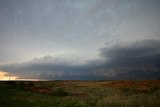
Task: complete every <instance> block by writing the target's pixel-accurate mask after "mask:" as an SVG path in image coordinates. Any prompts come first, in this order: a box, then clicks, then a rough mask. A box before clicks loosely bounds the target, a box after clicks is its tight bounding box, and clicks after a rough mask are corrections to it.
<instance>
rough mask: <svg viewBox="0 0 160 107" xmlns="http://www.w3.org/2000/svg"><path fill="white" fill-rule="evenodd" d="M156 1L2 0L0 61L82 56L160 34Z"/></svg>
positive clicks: (0, 12) (152, 37) (0, 13)
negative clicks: (114, 45)
mask: <svg viewBox="0 0 160 107" xmlns="http://www.w3.org/2000/svg"><path fill="white" fill-rule="evenodd" d="M159 5H160V1H159V0H45V1H44V0H0V53H1V55H0V65H3V64H9V63H13V62H25V61H26V60H31V59H32V58H34V57H42V56H45V55H51V56H52V55H55V54H59V53H64V54H76V55H78V56H79V57H80V59H84V60H86V56H90V57H91V58H94V57H96V55H97V53H98V51H97V50H98V49H99V48H101V47H102V46H103V45H104V44H105V43H106V45H111V44H115V43H116V42H118V41H132V40H139V39H141V40H143V39H155V38H160V36H159V35H160V34H159V31H160V21H159V19H160V11H159V10H160V6H159ZM26 53H27V54H26ZM84 57H85V58H84Z"/></svg>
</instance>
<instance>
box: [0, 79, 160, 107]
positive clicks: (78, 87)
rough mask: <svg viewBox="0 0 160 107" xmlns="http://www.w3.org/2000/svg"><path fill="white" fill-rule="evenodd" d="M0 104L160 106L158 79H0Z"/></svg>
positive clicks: (20, 106)
mask: <svg viewBox="0 0 160 107" xmlns="http://www.w3.org/2000/svg"><path fill="white" fill-rule="evenodd" d="M0 106H1V107H160V80H116V81H113V80H102V81H71V80H70V81H58V80H56V81H1V82H0Z"/></svg>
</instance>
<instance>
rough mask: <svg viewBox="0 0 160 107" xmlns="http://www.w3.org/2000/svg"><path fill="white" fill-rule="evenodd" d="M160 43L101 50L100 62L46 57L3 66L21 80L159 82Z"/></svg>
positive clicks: (127, 44)
mask: <svg viewBox="0 0 160 107" xmlns="http://www.w3.org/2000/svg"><path fill="white" fill-rule="evenodd" d="M159 46H160V40H154V39H147V40H142V41H135V42H130V43H117V44H115V45H112V46H109V47H108V46H105V47H103V48H100V49H99V56H100V58H99V59H93V60H89V61H86V62H85V63H83V64H80V63H78V61H77V60H76V59H75V60H70V59H66V58H65V57H63V58H54V57H53V56H45V57H42V58H34V59H33V60H31V61H28V62H25V63H19V64H9V65H3V66H0V70H1V71H5V72H8V73H9V74H11V75H14V76H18V77H19V78H31V79H33V78H35V79H140V78H141V79H146V78H159V75H160V47H159Z"/></svg>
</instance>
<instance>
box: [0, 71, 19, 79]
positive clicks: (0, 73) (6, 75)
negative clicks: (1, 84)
mask: <svg viewBox="0 0 160 107" xmlns="http://www.w3.org/2000/svg"><path fill="white" fill-rule="evenodd" d="M17 79H18V76H9V73H7V72H4V71H0V80H2V81H3V80H17Z"/></svg>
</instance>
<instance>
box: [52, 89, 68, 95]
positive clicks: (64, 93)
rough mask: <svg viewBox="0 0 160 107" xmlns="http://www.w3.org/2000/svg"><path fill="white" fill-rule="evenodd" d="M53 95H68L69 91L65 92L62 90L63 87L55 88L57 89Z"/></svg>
mask: <svg viewBox="0 0 160 107" xmlns="http://www.w3.org/2000/svg"><path fill="white" fill-rule="evenodd" d="M54 95H56V96H68V95H69V93H68V92H66V91H65V90H63V89H57V90H56V91H55V93H54Z"/></svg>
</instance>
